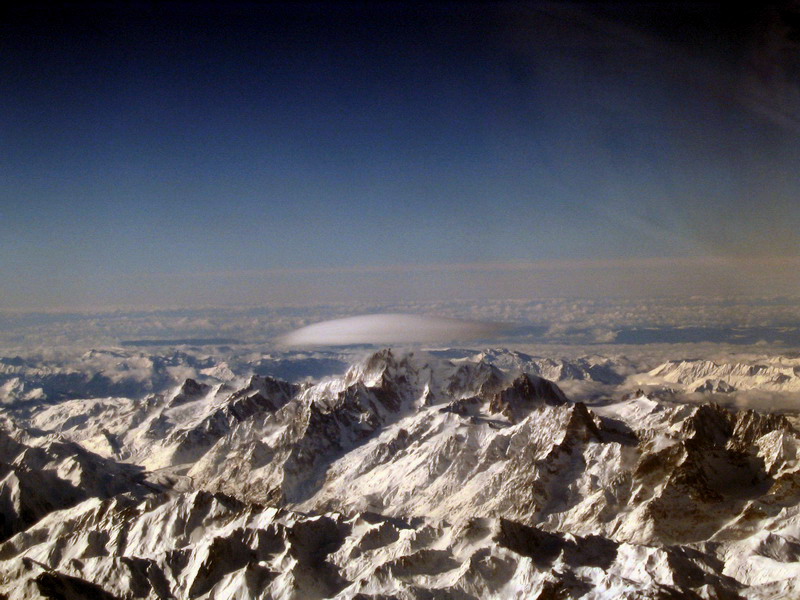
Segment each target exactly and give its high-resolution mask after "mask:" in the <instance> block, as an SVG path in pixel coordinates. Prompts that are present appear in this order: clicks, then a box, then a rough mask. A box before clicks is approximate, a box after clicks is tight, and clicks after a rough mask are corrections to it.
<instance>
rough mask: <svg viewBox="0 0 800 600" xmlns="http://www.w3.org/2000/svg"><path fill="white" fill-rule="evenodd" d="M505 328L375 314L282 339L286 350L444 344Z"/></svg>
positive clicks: (305, 329) (337, 321) (327, 323)
mask: <svg viewBox="0 0 800 600" xmlns="http://www.w3.org/2000/svg"><path fill="white" fill-rule="evenodd" d="M504 329H506V326H505V325H501V324H498V323H487V322H482V321H466V320H461V319H448V318H441V317H425V316H421V315H407V314H374V315H359V316H357V317H347V318H344V319H333V320H331V321H323V322H321V323H314V324H313V325H308V326H307V327H302V328H300V329H296V330H295V331H292V332H290V333H288V334H286V335H284V336H283V337H282V338H281V339H280V341H281V342H282V343H283V344H285V345H289V346H345V345H348V344H406V343H415V342H416V343H445V342H454V341H465V340H474V339H480V338H485V337H488V336H491V335H493V334H495V333H498V332H499V331H502V330H504Z"/></svg>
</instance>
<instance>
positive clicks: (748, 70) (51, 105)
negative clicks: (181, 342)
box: [0, 2, 800, 309]
mask: <svg viewBox="0 0 800 600" xmlns="http://www.w3.org/2000/svg"><path fill="white" fill-rule="evenodd" d="M3 11H4V12H1V13H0V56H2V57H3V60H2V61H0V150H1V151H2V154H0V309H2V308H8V309H25V308H32V309H45V308H82V307H103V306H146V305H147V306H169V305H176V306H178V305H180V306H195V305H210V304H221V305H235V304H259V303H271V302H281V303H314V302H329V301H347V300H375V301H401V300H410V301H413V300H425V301H429V300H442V299H453V298H471V297H475V298H482V299H487V298H506V297H532V296H552V295H560V294H573V295H579V296H593V295H597V296H614V295H616V296H627V295H631V296H637V295H638V296H642V295H647V294H656V295H671V294H677V295H680V294H685V295H689V294H712V295H736V294H800V275H798V273H800V268H798V267H800V244H798V234H797V232H798V231H799V230H800V209H799V208H798V200H800V176H798V173H800V83H798V82H800V7H799V6H798V5H797V3H777V4H759V5H758V7H754V6H753V7H745V8H738V9H733V8H732V7H731V6H729V5H728V3H722V2H719V3H711V2H699V3H697V2H694V3H641V4H638V5H637V4H634V5H630V4H627V3H607V4H604V3H590V4H586V3H561V2H542V3H492V4H485V3H458V2H452V3H433V5H426V3H399V2H398V3H391V2H389V3H379V4H371V3H326V2H313V3H284V4H274V5H269V6H266V5H261V4H259V3H249V2H234V3H226V4H225V6H220V4H218V3H204V2H195V3H190V2H173V3H165V4H163V5H162V4H159V3H149V2H129V3H120V4H115V3H99V2H96V3H80V2H78V3H70V4H69V7H68V8H63V9H53V8H51V7H46V5H44V4H41V5H39V4H36V3H30V4H25V5H22V3H20V6H18V7H16V8H12V9H3Z"/></svg>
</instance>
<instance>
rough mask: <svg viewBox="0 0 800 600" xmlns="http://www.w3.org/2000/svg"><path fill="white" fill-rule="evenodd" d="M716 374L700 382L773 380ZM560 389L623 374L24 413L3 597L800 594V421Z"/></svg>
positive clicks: (184, 388)
mask: <svg viewBox="0 0 800 600" xmlns="http://www.w3.org/2000/svg"><path fill="white" fill-rule="evenodd" d="M670 365H672V366H670ZM677 367H681V369H682V371H681V372H683V373H685V372H686V371H687V368H689V367H686V366H685V365H681V364H679V363H675V364H672V363H670V364H668V365H666V366H663V367H661V369H662V370H664V373H665V375H664V376H665V377H672V378H673V380H675V381H676V382H677V381H679V378H678V375H677V374H675V373H677V371H676V369H677ZM712 367H713V364H712V365H711V366H709V364H702V365H695V364H693V365H691V371H692V372H691V373H689V374H685V378H687V381H689V380H691V382H690V384H691V385H694V383H695V381H698V380H701V379H702V380H703V381H705V380H709V381H711V382H712V384H713V385H712V387H713V386H714V385H716V386H717V388H719V387H720V384H719V382H720V381H722V380H723V379H722V378H723V377H727V378H728V379H730V378H731V377H733V376H734V375H736V376H737V377H739V379H737V381H736V384H737V387H741V386H743V385H744V383H745V380H744V379H743V378H744V377H749V376H753V375H754V374H753V373H750V372H745V371H742V372H741V373H740V372H739V371H736V370H730V369H728V370H725V369H717V370H714V369H713V368H712ZM729 371H730V372H729ZM757 374H758V373H756V375H757ZM650 375H652V376H655V372H652V373H651V374H650ZM762 375H763V373H762ZM548 377H549V378H548ZM553 379H565V380H566V379H580V380H587V381H602V382H604V383H607V384H617V383H619V382H620V381H621V380H622V377H621V376H620V375H619V373H618V372H616V371H615V370H614V366H613V364H612V363H609V361H607V360H600V359H598V360H596V361H576V362H574V363H571V364H565V363H559V362H557V361H549V362H548V361H542V362H539V363H536V362H531V361H526V360H523V359H521V357H520V355H519V354H517V353H511V352H505V351H492V352H488V353H481V354H468V353H465V354H464V355H463V356H460V355H458V353H450V354H449V355H448V354H447V353H425V352H399V351H395V350H389V349H386V350H382V351H380V352H377V353H375V354H373V355H371V356H369V357H367V358H366V359H365V360H364V361H362V362H360V363H358V364H355V365H353V366H352V367H351V368H350V369H349V370H347V372H346V373H344V374H343V375H340V376H336V377H330V378H328V379H324V380H322V381H320V382H317V383H305V384H296V383H288V382H284V381H280V380H278V379H274V378H270V377H261V376H253V377H251V378H250V379H249V380H247V381H246V382H243V383H242V384H233V383H221V384H216V385H209V384H207V383H201V382H197V381H195V380H192V379H189V380H186V381H185V382H184V383H183V384H182V385H181V386H180V387H179V388H178V389H175V390H173V391H172V392H170V393H167V394H161V395H155V394H151V395H150V396H147V397H145V398H143V399H131V398H90V399H76V400H68V401H65V402H61V403H59V404H54V405H50V406H42V407H41V408H40V409H39V410H31V409H30V408H29V407H28V408H26V410H25V412H20V413H18V414H17V413H15V412H14V411H13V410H12V409H7V410H5V412H4V416H3V420H2V426H3V427H2V431H1V432H0V454H1V455H0V459H2V462H3V465H2V468H3V479H2V482H0V502H2V505H3V511H2V516H3V520H2V523H0V525H2V527H0V535H2V539H3V543H2V544H0V594H2V595H3V597H5V598H153V599H155V598H209V599H210V598H238V599H245V598H281V599H283V598H286V599H289V598H297V599H301V598H302V599H305V598H341V599H345V598H352V599H355V598H359V599H365V598H376V599H377V598H381V599H387V598H403V599H405V598H420V599H421V598H454V599H455V598H458V599H483V598H496V599H501V598H502V599H504V598H601V597H603V598H606V597H607V598H708V599H723V598H725V599H727V598H764V599H766V598H787V597H789V598H790V597H800V563H799V562H798V557H800V520H799V519H800V510H799V509H798V504H799V503H800V473H799V472H798V470H799V469H800V466H798V462H797V459H798V455H797V451H798V445H800V434H798V432H797V431H796V430H795V429H794V427H793V425H792V423H791V421H790V420H788V419H787V418H786V417H785V416H781V415H777V414H766V413H757V412H753V411H743V410H742V411H736V410H732V409H726V408H722V407H720V406H718V405H714V404H686V403H677V402H673V401H671V400H669V399H668V398H662V397H660V396H657V395H655V396H654V395H650V396H648V395H646V394H644V393H641V394H638V393H637V394H633V395H632V396H629V397H627V398H625V399H624V400H616V401H613V402H611V401H606V402H602V403H601V402H598V403H595V404H593V405H591V406H587V405H585V404H583V403H581V402H573V401H571V400H570V398H568V396H567V394H565V393H564V392H563V391H562V389H561V388H560V387H559V385H558V383H557V382H555V381H553ZM687 385H688V384H687ZM695 387H699V386H695ZM692 389H694V388H692ZM701 391H702V390H701ZM716 391H719V392H720V393H729V392H727V391H726V390H725V389H717V390H716Z"/></svg>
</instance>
